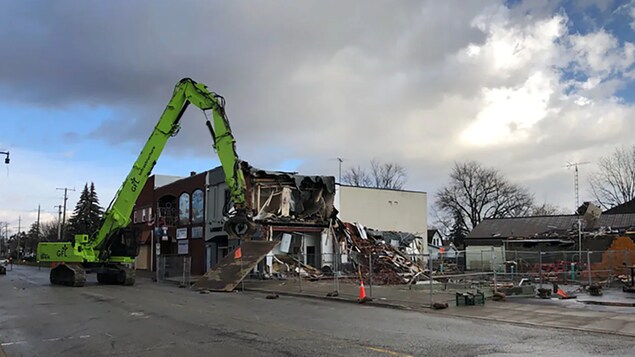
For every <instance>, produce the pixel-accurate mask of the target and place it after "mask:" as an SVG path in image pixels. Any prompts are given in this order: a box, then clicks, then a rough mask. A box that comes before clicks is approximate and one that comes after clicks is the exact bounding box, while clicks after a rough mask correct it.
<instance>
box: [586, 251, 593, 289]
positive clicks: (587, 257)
mask: <svg viewBox="0 0 635 357" xmlns="http://www.w3.org/2000/svg"><path fill="white" fill-rule="evenodd" d="M586 265H587V270H588V272H589V285H591V284H592V283H593V279H592V278H591V252H590V251H588V250H587V251H586Z"/></svg>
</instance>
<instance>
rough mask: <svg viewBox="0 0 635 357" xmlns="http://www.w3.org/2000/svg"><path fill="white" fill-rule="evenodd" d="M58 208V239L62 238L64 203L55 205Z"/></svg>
mask: <svg viewBox="0 0 635 357" xmlns="http://www.w3.org/2000/svg"><path fill="white" fill-rule="evenodd" d="M54 207H56V208H57V241H61V240H62V205H57V206H54Z"/></svg>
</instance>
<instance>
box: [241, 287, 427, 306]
mask: <svg viewBox="0 0 635 357" xmlns="http://www.w3.org/2000/svg"><path fill="white" fill-rule="evenodd" d="M245 291H250V292H255V293H262V294H278V295H283V296H293V297H300V298H309V299H317V300H326V301H336V302H343V303H349V304H356V305H368V306H376V307H384V308H388V309H394V310H405V311H417V309H414V308H411V307H409V306H406V305H399V304H391V303H385V302H377V301H374V300H373V301H368V302H365V303H364V304H360V303H358V302H357V300H351V299H345V298H341V297H332V296H320V295H313V294H303V293H294V292H287V291H274V290H265V289H254V288H245ZM422 308H426V307H423V306H422Z"/></svg>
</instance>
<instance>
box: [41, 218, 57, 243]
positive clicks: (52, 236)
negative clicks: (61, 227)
mask: <svg viewBox="0 0 635 357" xmlns="http://www.w3.org/2000/svg"><path fill="white" fill-rule="evenodd" d="M40 234H41V240H42V241H43V242H53V241H56V240H57V220H53V221H49V222H43V223H40Z"/></svg>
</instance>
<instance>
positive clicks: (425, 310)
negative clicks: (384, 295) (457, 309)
mask: <svg viewBox="0 0 635 357" xmlns="http://www.w3.org/2000/svg"><path fill="white" fill-rule="evenodd" d="M245 291H250V292H256V293H263V294H278V295H283V296H293V297H300V298H310V299H319V300H326V301H336V302H344V303H349V304H358V302H357V301H356V300H351V299H344V298H340V297H328V296H320V295H313V294H302V293H294V292H282V291H273V290H264V289H253V288H251V289H249V288H245ZM358 305H359V304H358ZM364 305H368V306H375V307H383V308H389V309H394V310H402V311H413V312H420V313H432V314H435V315H437V316H445V317H454V318H468V319H474V320H485V321H492V322H504V323H508V324H512V325H518V326H531V327H540V328H550V329H555V330H563V329H564V330H572V331H577V332H586V333H600V334H605V335H616V336H625V337H635V334H631V333H624V332H619V331H607V330H601V329H596V328H582V327H572V326H553V325H545V324H542V323H537V322H530V321H515V320H506V319H498V318H492V317H486V316H464V315H458V314H455V313H447V312H443V311H442V310H439V311H436V310H433V309H431V308H429V307H423V306H422V307H421V309H417V308H411V307H409V306H405V305H399V304H391V303H382V302H374V301H370V302H367V303H365V304H364Z"/></svg>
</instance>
